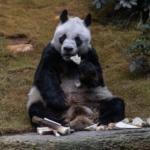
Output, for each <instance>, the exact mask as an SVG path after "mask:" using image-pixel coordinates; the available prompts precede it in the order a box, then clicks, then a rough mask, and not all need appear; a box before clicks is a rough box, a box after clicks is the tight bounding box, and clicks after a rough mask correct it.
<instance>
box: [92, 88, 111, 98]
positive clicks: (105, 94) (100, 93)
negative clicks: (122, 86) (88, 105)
mask: <svg viewBox="0 0 150 150" xmlns="http://www.w3.org/2000/svg"><path fill="white" fill-rule="evenodd" d="M90 91H91V92H93V93H95V94H96V96H97V97H98V98H100V99H109V98H113V97H114V96H113V95H112V93H111V92H110V91H109V90H108V89H107V87H106V86H105V87H101V86H98V87H96V88H91V89H90Z"/></svg>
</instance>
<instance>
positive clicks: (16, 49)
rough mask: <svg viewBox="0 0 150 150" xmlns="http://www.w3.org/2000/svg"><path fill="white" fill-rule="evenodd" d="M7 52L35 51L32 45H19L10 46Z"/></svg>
mask: <svg viewBox="0 0 150 150" xmlns="http://www.w3.org/2000/svg"><path fill="white" fill-rule="evenodd" d="M6 50H8V51H11V52H14V53H18V52H26V51H31V50H33V46H32V45H31V44H18V45H8V46H7V47H6Z"/></svg>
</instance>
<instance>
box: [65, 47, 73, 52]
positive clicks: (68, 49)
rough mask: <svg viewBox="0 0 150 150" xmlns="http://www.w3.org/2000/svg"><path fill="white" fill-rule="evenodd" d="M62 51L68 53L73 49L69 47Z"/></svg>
mask: <svg viewBox="0 0 150 150" xmlns="http://www.w3.org/2000/svg"><path fill="white" fill-rule="evenodd" d="M64 50H65V51H66V52H70V51H72V50H73V48H71V47H64Z"/></svg>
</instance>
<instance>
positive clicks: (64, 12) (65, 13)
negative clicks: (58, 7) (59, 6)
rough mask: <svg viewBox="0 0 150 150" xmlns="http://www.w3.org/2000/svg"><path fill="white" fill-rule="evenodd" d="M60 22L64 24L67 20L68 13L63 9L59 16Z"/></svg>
mask: <svg viewBox="0 0 150 150" xmlns="http://www.w3.org/2000/svg"><path fill="white" fill-rule="evenodd" d="M60 20H61V22H62V23H64V22H66V21H67V20H68V11H67V10H66V9H65V10H63V11H62V13H61V15H60Z"/></svg>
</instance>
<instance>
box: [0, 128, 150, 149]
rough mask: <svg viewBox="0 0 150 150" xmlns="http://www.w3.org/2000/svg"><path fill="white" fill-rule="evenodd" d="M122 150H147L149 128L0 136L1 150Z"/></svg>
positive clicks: (149, 146)
mask: <svg viewBox="0 0 150 150" xmlns="http://www.w3.org/2000/svg"><path fill="white" fill-rule="evenodd" d="M27 148H37V149H38V150H55V149H57V150H80V149H82V150H84V149H85V150H113V149H114V150H124V149H129V150H131V149H138V150H140V149H141V150H146V149H147V150H149V149H150V128H145V129H144V128H143V129H126V130H113V131H89V132H88V131H82V132H75V133H72V134H70V135H66V136H61V137H55V136H53V135H42V136H40V135H38V134H37V133H30V134H23V135H13V136H1V137H0V150H25V149H27Z"/></svg>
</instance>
